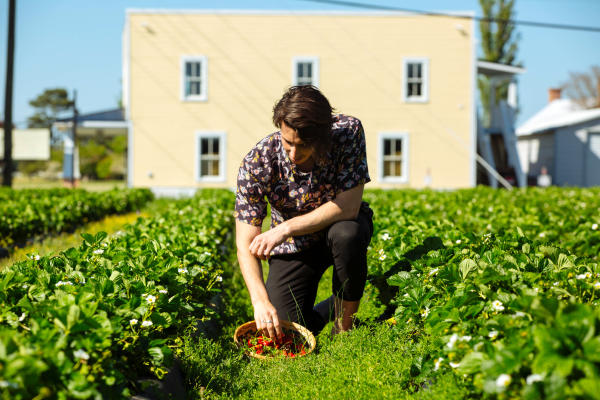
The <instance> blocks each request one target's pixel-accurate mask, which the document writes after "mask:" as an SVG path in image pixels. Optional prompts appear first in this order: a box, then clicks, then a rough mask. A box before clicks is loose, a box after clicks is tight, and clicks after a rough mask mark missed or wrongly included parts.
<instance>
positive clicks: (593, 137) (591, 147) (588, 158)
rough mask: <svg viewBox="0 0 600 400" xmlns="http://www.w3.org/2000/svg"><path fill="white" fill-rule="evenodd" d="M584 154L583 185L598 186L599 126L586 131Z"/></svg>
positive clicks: (599, 177)
mask: <svg viewBox="0 0 600 400" xmlns="http://www.w3.org/2000/svg"><path fill="white" fill-rule="evenodd" d="M587 139H588V140H587V143H588V146H587V151H586V154H585V185H586V186H600V125H597V126H595V127H594V128H593V129H590V130H589V131H588V138H587Z"/></svg>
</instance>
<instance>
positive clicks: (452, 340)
mask: <svg viewBox="0 0 600 400" xmlns="http://www.w3.org/2000/svg"><path fill="white" fill-rule="evenodd" d="M457 340H458V335H457V334H456V333H453V334H452V336H450V339H449V340H448V344H446V346H448V348H449V349H452V348H454V345H455V344H456V341H457Z"/></svg>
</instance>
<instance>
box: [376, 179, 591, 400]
mask: <svg viewBox="0 0 600 400" xmlns="http://www.w3.org/2000/svg"><path fill="white" fill-rule="evenodd" d="M599 194H600V192H598V190H597V189H570V188H569V189H560V188H552V189H550V190H546V191H543V190H538V189H531V190H523V191H516V192H511V193H509V192H505V191H492V190H490V189H486V188H477V189H472V190H464V191H456V192H448V193H436V192H430V191H424V192H418V191H402V192H393V191H389V192H380V191H376V192H368V193H367V195H366V197H367V198H368V200H369V201H370V202H371V207H372V208H373V209H374V210H375V215H376V219H375V226H376V229H375V231H376V234H375V236H374V238H373V241H372V243H371V248H370V250H369V260H370V262H369V268H370V270H369V275H370V281H371V283H372V284H374V285H375V286H377V287H378V288H379V290H380V299H381V300H382V301H383V302H384V304H387V305H388V310H387V311H388V313H389V314H390V315H392V314H393V316H394V321H395V322H396V323H397V326H406V325H407V324H408V325H410V326H414V327H415V332H417V334H418V332H422V333H424V334H428V335H431V336H432V337H434V338H437V340H438V343H439V347H438V351H437V352H434V353H432V354H431V355H430V357H429V360H428V362H425V363H423V365H421V366H419V370H420V371H422V372H424V373H425V372H426V371H430V372H431V373H435V372H436V371H438V370H450V371H454V372H456V374H457V377H460V379H462V380H463V381H464V384H465V385H467V386H468V387H470V388H471V390H472V391H473V393H483V394H485V395H486V396H488V397H501V398H511V397H519V398H532V399H533V398H540V397H548V398H566V397H571V398H578V397H581V398H586V397H594V396H597V393H598V391H597V390H596V389H597V384H596V382H598V381H600V362H599V361H600V359H598V357H597V353H596V351H597V350H598V349H597V343H600V342H599V341H600V331H599V328H600V323H599V319H598V317H599V314H598V311H597V305H598V297H599V295H600V265H599V264H598V252H599V250H600V231H599V229H598V213H597V210H598V209H600V196H599Z"/></svg>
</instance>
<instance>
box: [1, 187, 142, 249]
mask: <svg viewBox="0 0 600 400" xmlns="http://www.w3.org/2000/svg"><path fill="white" fill-rule="evenodd" d="M152 198H153V196H152V192H150V191H149V190H148V189H124V190H123V189H113V190H109V191H105V192H86V191H85V190H82V189H75V190H73V189H23V190H11V189H4V188H3V189H0V247H11V246H14V245H23V244H25V242H26V241H27V240H28V239H31V238H32V237H34V236H37V235H46V234H49V233H59V232H68V231H72V230H74V229H75V228H77V227H78V226H81V225H83V224H85V223H86V222H88V221H96V220H100V219H102V218H104V217H105V216H107V215H111V214H121V213H125V212H130V211H134V210H137V209H139V208H140V207H142V206H144V205H145V204H146V203H147V202H149V201H150V200H152Z"/></svg>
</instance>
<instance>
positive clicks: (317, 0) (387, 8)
mask: <svg viewBox="0 0 600 400" xmlns="http://www.w3.org/2000/svg"><path fill="white" fill-rule="evenodd" d="M303 1H310V2H313V3H324V4H333V5H338V6H347V7H354V8H362V9H369V10H379V11H403V12H409V13H412V14H419V15H428V16H433V17H453V18H459V19H473V20H476V21H481V22H496V23H499V24H507V25H525V26H535V27H537V28H551V29H564V30H575V31H586V32H600V27H594V26H581V25H567V24H553V23H549V22H536V21H523V20H516V19H501V18H486V17H477V16H471V15H460V14H449V13H443V12H434V11H423V10H415V9H410V8H401V7H392V6H384V5H378V4H367V3H360V2H354V1H341V0H303Z"/></svg>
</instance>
